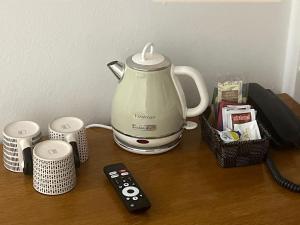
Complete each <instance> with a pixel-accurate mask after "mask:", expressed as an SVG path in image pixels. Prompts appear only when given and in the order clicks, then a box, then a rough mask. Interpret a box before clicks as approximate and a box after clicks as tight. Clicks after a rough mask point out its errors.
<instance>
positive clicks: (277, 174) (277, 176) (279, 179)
mask: <svg viewBox="0 0 300 225" xmlns="http://www.w3.org/2000/svg"><path fill="white" fill-rule="evenodd" d="M266 165H267V167H268V169H269V170H270V172H271V175H272V177H273V178H274V180H275V181H276V182H277V183H278V184H279V185H280V186H282V187H284V188H286V189H288V190H290V191H294V192H300V185H298V184H295V183H293V182H291V181H289V180H288V179H286V178H285V177H283V176H282V175H281V174H280V172H279V171H278V169H277V167H276V165H275V163H274V161H273V159H272V158H271V156H270V154H268V156H267V159H266Z"/></svg>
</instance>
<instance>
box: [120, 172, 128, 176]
mask: <svg viewBox="0 0 300 225" xmlns="http://www.w3.org/2000/svg"><path fill="white" fill-rule="evenodd" d="M128 174H129V173H128V172H124V173H121V175H122V176H126V175H128Z"/></svg>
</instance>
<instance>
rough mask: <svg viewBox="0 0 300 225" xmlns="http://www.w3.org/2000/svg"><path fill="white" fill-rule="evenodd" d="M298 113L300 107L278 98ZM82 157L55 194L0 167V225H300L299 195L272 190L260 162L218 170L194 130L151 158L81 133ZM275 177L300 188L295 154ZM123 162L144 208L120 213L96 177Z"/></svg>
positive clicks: (105, 135) (107, 135)
mask: <svg viewBox="0 0 300 225" xmlns="http://www.w3.org/2000/svg"><path fill="white" fill-rule="evenodd" d="M281 97H282V98H283V99H284V101H286V102H287V103H288V104H289V106H290V107H292V108H293V110H294V111H295V112H297V113H298V115H300V106H299V104H297V103H296V102H294V101H293V100H292V99H291V98H289V97H288V96H287V95H281ZM88 141H89V150H90V152H89V153H90V158H89V160H88V162H86V163H85V164H83V165H82V166H81V168H80V171H79V176H78V184H77V186H76V187H75V189H74V190H73V191H71V192H69V193H67V194H64V195H61V196H54V197H49V196H45V195H42V194H39V193H37V192H36V191H35V190H34V189H33V187H32V177H30V176H24V175H23V174H18V173H12V172H9V171H7V170H6V169H5V168H4V166H3V165H1V166H0V224H5V225H6V224H8V225H15V224H22V225H23V224H25V225H26V224H28V225H29V224H30V225H35V224H40V225H48V224H49V225H50V224H51V225H52V224H56V225H71V224H72V225H77V224H78V225H79V224H82V225H89V224H91V225H98V224H99V225H106V224H116V225H123V224H124V225H126V224H128V225H129V224H130V225H133V224H136V225H138V224H162V225H169V224H170V225H176V224H181V225H197V224H199V225H200V224H205V225H210V224H211V225H219V224H220V225H221V224H222V225H248V224H249V225H250V224H251V225H254V224H262V225H268V224H270V225H271V224H272V225H275V224H284V225H289V224H295V225H296V224H300V217H299V212H300V194H297V193H292V192H289V191H287V190H285V189H282V188H281V187H279V186H278V185H277V184H276V183H274V181H273V180H272V178H271V177H270V174H269V172H268V171H267V169H266V167H265V165H264V164H260V165H255V166H249V167H242V168H230V169H223V168H220V167H218V166H217V163H216V160H215V158H214V155H213V154H212V152H210V150H209V149H208V147H207V145H206V144H205V143H204V142H203V141H202V140H201V137H200V130H199V129H196V130H192V131H185V132H184V136H183V140H182V142H181V144H180V145H179V146H178V147H176V148H175V149H173V150H172V151H170V152H168V153H165V154H162V155H155V156H143V155H136V154H132V153H129V152H126V151H124V150H122V149H120V148H119V147H118V146H117V145H116V144H114V142H113V139H112V133H111V131H109V130H104V129H98V128H95V129H89V130H88ZM1 154H2V153H1ZM274 158H275V161H277V162H278V165H279V167H280V169H281V171H282V173H283V174H284V175H286V176H288V177H290V178H292V179H293V180H294V181H296V182H298V183H300V152H299V151H298V150H296V149H286V150H285V151H277V152H276V153H275V155H274ZM116 162H123V163H125V164H126V165H127V167H128V168H129V169H130V170H131V171H132V172H133V174H134V176H135V178H136V180H137V181H138V183H139V184H140V185H141V187H142V188H143V189H144V191H145V193H146V194H147V195H148V197H149V199H150V201H151V203H152V208H151V209H150V210H148V211H147V212H145V213H143V214H137V215H134V214H130V213H128V212H127V211H126V209H125V207H124V206H123V205H122V202H121V201H120V199H119V198H118V196H117V194H116V193H115V191H114V189H113V188H112V186H111V185H110V184H109V183H108V180H107V179H106V177H105V176H104V174H103V172H102V168H103V166H105V165H107V164H111V163H116Z"/></svg>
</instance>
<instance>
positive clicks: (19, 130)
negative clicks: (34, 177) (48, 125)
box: [2, 121, 41, 175]
mask: <svg viewBox="0 0 300 225" xmlns="http://www.w3.org/2000/svg"><path fill="white" fill-rule="evenodd" d="M2 134H3V162H4V167H5V168H6V169H8V170H10V171H12V172H23V173H24V174H27V175H28V174H32V153H31V151H32V150H31V148H32V146H34V145H35V144H36V143H37V142H38V141H39V140H40V138H41V132H40V127H39V125H38V124H37V123H35V122H32V121H17V122H13V123H10V124H8V125H6V126H5V128H4V130H3V133H2Z"/></svg>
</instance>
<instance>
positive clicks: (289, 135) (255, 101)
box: [248, 83, 300, 192]
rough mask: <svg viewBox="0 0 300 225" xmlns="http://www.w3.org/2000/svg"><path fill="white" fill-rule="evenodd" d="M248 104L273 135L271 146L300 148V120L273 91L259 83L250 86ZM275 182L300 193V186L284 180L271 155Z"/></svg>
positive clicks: (268, 157)
mask: <svg viewBox="0 0 300 225" xmlns="http://www.w3.org/2000/svg"><path fill="white" fill-rule="evenodd" d="M248 102H249V103H250V104H251V105H252V106H253V107H254V108H255V109H256V110H257V119H258V120H260V121H261V122H262V123H263V125H264V127H265V128H266V129H267V130H268V131H269V133H270V135H271V144H272V145H273V146H274V147H276V148H281V147H286V146H294V147H298V148H299V147H300V119H299V117H297V116H296V115H295V114H294V113H293V112H292V111H291V110H290V109H289V108H288V107H287V105H286V104H284V103H283V102H282V101H281V100H280V99H279V97H278V96H276V95H275V94H274V93H273V92H272V91H271V90H267V89H265V88H263V87H262V86H260V85H259V84H257V83H250V84H249V85H248ZM266 165H267V167H268V168H269V170H270V172H271V174H272V176H273V178H274V179H275V181H276V182H277V183H278V184H279V185H281V186H282V187H284V188H287V189H289V190H291V191H295V192H300V185H298V184H295V183H293V182H291V181H289V180H287V179H286V178H284V177H283V176H282V175H281V174H280V172H279V171H278V169H277V168H276V166H275V163H274V162H273V160H272V158H271V154H270V153H269V154H268V156H267V158H266Z"/></svg>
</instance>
